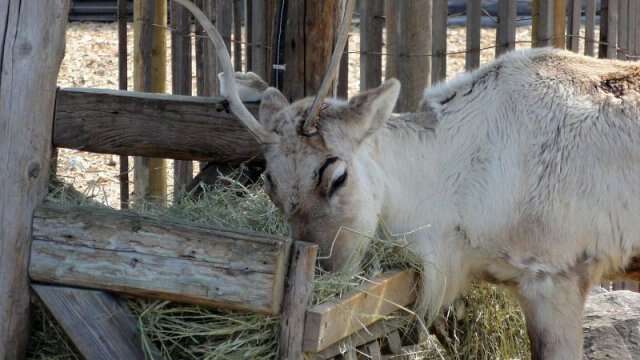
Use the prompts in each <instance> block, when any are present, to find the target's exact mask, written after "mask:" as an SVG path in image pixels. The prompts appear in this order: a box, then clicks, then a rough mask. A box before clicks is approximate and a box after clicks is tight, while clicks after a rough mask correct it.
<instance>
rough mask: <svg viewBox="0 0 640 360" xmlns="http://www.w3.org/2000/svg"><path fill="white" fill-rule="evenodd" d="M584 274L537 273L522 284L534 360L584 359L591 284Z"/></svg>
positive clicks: (521, 294) (521, 293)
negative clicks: (584, 319) (584, 314)
mask: <svg viewBox="0 0 640 360" xmlns="http://www.w3.org/2000/svg"><path fill="white" fill-rule="evenodd" d="M586 278H587V277H586V276H584V274H582V273H578V272H574V273H571V274H569V275H567V274H560V275H546V274H540V273H538V274H535V275H533V276H532V278H531V279H527V280H524V281H522V282H520V285H519V288H518V295H519V298H520V304H521V306H522V309H523V311H524V314H525V318H526V322H527V332H528V335H529V340H530V342H531V358H532V359H533V360H542V359H545V360H573V359H582V343H583V339H582V311H583V307H584V301H585V295H586V293H587V291H588V289H589V285H590V282H589V281H588V280H585V279H586Z"/></svg>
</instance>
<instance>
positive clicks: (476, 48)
mask: <svg viewBox="0 0 640 360" xmlns="http://www.w3.org/2000/svg"><path fill="white" fill-rule="evenodd" d="M481 20H482V3H481V0H467V54H466V55H465V64H464V68H465V69H466V70H473V69H475V68H477V67H478V66H480V35H481V26H480V25H481V24H480V21H481Z"/></svg>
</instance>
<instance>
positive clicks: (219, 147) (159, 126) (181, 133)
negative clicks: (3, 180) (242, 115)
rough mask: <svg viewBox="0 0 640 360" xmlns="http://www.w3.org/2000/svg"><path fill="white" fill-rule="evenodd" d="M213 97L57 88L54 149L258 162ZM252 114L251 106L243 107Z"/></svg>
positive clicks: (250, 141) (245, 134)
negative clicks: (253, 160)
mask: <svg viewBox="0 0 640 360" xmlns="http://www.w3.org/2000/svg"><path fill="white" fill-rule="evenodd" d="M224 104H225V101H224V99H222V98H219V97H213V98H209V97H193V96H176V95H165V94H148V93H138V92H126V91H117V90H104V89H63V90H59V91H58V96H57V100H56V113H55V126H54V135H53V143H54V145H55V146H58V147H63V148H71V149H77V150H84V151H91V152H96V153H104V154H118V155H131V156H133V155H137V156H147V157H163V158H172V159H179V160H212V161H215V162H219V163H229V164H238V163H241V162H244V161H248V160H251V159H257V160H260V158H261V151H260V146H259V145H258V143H257V142H256V141H255V140H254V138H253V137H252V136H251V134H250V133H249V131H247V130H246V128H245V127H244V125H242V123H241V122H240V121H239V120H238V119H237V118H236V117H235V116H234V115H233V114H231V113H228V112H227V111H225V107H224ZM247 105H248V107H249V109H250V110H251V111H252V112H253V113H254V114H256V113H257V110H258V106H257V104H247Z"/></svg>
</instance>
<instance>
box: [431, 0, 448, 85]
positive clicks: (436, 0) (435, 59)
mask: <svg viewBox="0 0 640 360" xmlns="http://www.w3.org/2000/svg"><path fill="white" fill-rule="evenodd" d="M432 1H433V11H432V14H433V24H432V26H433V31H432V32H433V40H432V42H433V43H432V49H431V53H432V54H433V56H432V57H431V61H432V64H431V83H433V84H435V83H438V82H440V81H442V80H444V79H446V78H447V20H448V15H449V6H448V2H447V0H432Z"/></svg>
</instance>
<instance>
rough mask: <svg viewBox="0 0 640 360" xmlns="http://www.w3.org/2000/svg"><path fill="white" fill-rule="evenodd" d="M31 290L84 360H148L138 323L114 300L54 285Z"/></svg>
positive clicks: (125, 307)
mask: <svg viewBox="0 0 640 360" xmlns="http://www.w3.org/2000/svg"><path fill="white" fill-rule="evenodd" d="M31 287H32V289H33V290H34V291H35V293H36V294H37V295H38V297H39V298H40V300H42V302H43V303H44V305H45V306H46V307H47V309H48V310H49V312H51V314H52V315H53V317H54V318H55V319H56V322H57V323H58V324H60V326H62V329H63V330H64V332H65V333H66V334H67V335H68V336H69V338H70V339H71V341H72V342H73V344H74V345H75V347H76V349H78V351H79V352H80V353H81V354H82V356H84V358H85V359H91V360H113V359H127V360H144V359H145V356H144V352H143V351H142V341H141V337H140V334H139V332H138V329H137V323H136V319H135V317H134V316H133V314H132V313H131V311H130V310H129V309H128V308H127V306H126V304H124V303H123V302H122V301H120V300H119V299H117V298H116V297H115V296H113V295H111V294H109V293H107V292H104V291H98V290H87V289H78V288H71V287H63V286H54V285H42V284H33V285H32V286H31ZM150 346H152V347H153V345H152V344H151V345H150ZM155 353H157V351H155Z"/></svg>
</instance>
